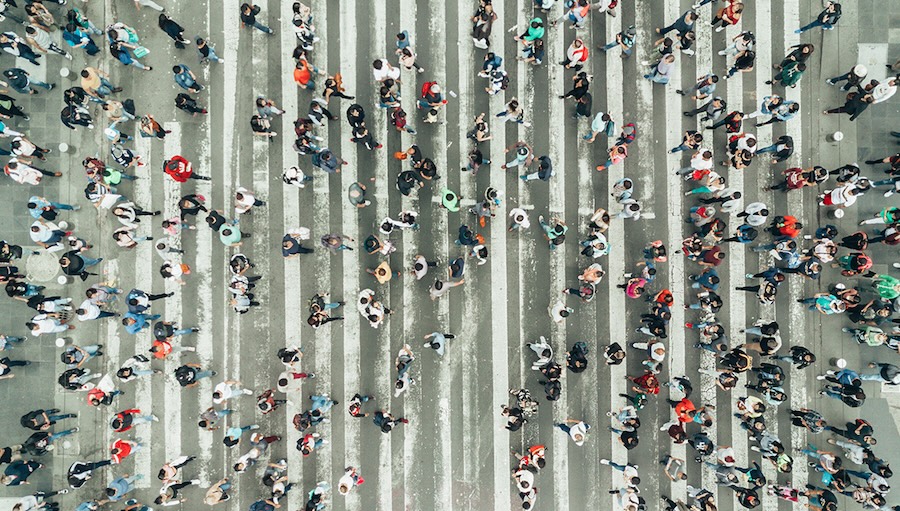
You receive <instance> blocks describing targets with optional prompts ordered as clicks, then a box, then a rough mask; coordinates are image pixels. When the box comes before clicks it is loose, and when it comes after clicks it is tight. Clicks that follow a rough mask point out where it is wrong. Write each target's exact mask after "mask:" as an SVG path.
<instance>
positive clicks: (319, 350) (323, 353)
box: [300, 0, 358, 481]
mask: <svg viewBox="0 0 900 511" xmlns="http://www.w3.org/2000/svg"><path fill="white" fill-rule="evenodd" d="M312 12H313V15H314V16H315V19H316V22H315V25H316V27H317V28H318V29H319V30H320V31H322V30H324V29H325V27H327V26H328V24H327V11H326V7H325V2H324V1H322V0H317V1H316V2H314V4H313V5H312ZM322 39H323V40H324V39H325V38H324V37H323V38H322ZM318 44H319V45H320V46H317V47H316V51H315V57H314V59H315V61H316V62H318V63H319V64H318V66H317V67H319V69H324V68H325V67H326V65H327V63H328V49H329V48H328V46H326V45H321V42H320V43H318ZM314 79H315V80H316V82H317V84H318V83H319V82H321V81H322V77H318V76H317V77H314ZM312 94H313V95H316V93H315V92H312ZM308 98H309V99H311V93H310V92H309V91H301V100H300V101H301V105H302V104H306V105H308V104H309V103H308V101H309V99H308ZM301 108H302V107H301ZM316 135H318V136H321V137H322V138H324V139H325V140H323V141H322V146H321V147H329V145H328V142H329V137H328V130H327V129H323V130H319V131H317V132H316ZM332 150H333V151H334V152H335V154H337V155H338V156H342V155H340V154H339V152H338V151H337V150H335V149H334V148H332ZM344 168H346V166H345V167H344ZM343 171H344V170H343V169H341V172H343ZM314 175H315V180H314V181H313V191H314V193H313V207H314V209H315V211H316V212H317V214H316V215H315V222H314V223H313V229H312V232H313V236H312V237H313V239H312V241H313V242H317V240H318V238H319V237H321V236H323V235H324V234H327V233H330V232H333V231H332V229H331V213H330V211H329V204H330V202H329V200H328V199H329V197H328V182H329V181H330V180H331V179H339V177H338V176H334V175H333V174H326V173H324V172H322V171H320V170H316V172H315V174H314ZM352 245H354V246H356V245H358V244H352ZM346 253H347V252H346V251H343V252H338V253H336V254H332V253H331V251H330V250H328V249H319V250H317V251H316V253H315V254H311V256H312V257H315V259H316V263H315V266H316V267H317V268H328V269H329V270H330V268H331V265H332V264H337V263H334V262H333V259H334V258H344V257H350V256H348V255H346ZM331 289H332V287H331V272H330V271H321V272H317V273H316V289H315V292H323V291H330V290H331ZM310 296H312V294H310ZM306 298H309V296H305V297H304V299H306ZM304 303H305V302H304ZM303 314H306V311H305V310H304V312H303ZM338 325H339V323H334V322H332V323H328V324H326V325H325V326H322V327H320V328H319V329H317V330H315V332H314V334H313V339H314V342H315V354H316V357H315V368H316V379H315V381H314V383H315V385H316V389H315V392H314V393H315V394H319V395H330V392H331V332H332V329H333V328H339V327H338ZM308 339H309V338H308V337H304V340H308ZM332 397H334V396H332ZM338 401H340V399H338ZM302 406H303V408H304V409H309V407H310V401H309V399H308V397H304V398H303V405H302ZM332 413H338V410H337V409H332ZM333 424H334V423H333V422H329V423H326V424H320V425H318V426H316V428H317V429H318V431H319V433H321V434H322V436H323V437H324V438H331V430H332V428H333V427H334V426H333ZM325 447H326V448H328V446H327V445H326V446H325ZM328 449H329V450H323V451H320V452H319V454H318V455H317V457H316V480H317V481H332V479H333V474H332V470H331V467H332V461H331V452H330V448H328Z"/></svg>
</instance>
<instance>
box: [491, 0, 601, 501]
mask: <svg viewBox="0 0 900 511" xmlns="http://www.w3.org/2000/svg"><path fill="white" fill-rule="evenodd" d="M529 17H530V16H529ZM519 19H520V20H523V25H522V26H524V23H525V22H526V13H524V12H521V11H520V12H519ZM568 30H569V28H568V22H564V23H560V24H558V25H557V26H556V28H549V24H548V29H547V35H546V38H547V41H546V56H545V59H544V60H545V61H548V62H549V63H548V64H547V66H548V67H547V75H548V88H549V90H551V91H562V90H564V89H565V88H566V87H567V86H568V85H567V79H566V77H565V76H564V74H565V73H564V68H563V67H562V66H560V65H557V64H555V63H554V62H553V59H555V58H556V56H557V55H564V54H565V48H566V43H565V36H566V32H567V31H568ZM551 97H552V96H551ZM565 110H566V104H565V102H563V101H555V100H551V102H550V108H549V118H550V126H563V125H564V123H565V122H566V112H565ZM549 142H550V148H549V156H550V159H551V160H553V167H554V168H555V169H559V170H557V172H556V175H555V176H553V177H552V178H551V179H550V210H549V211H546V212H544V218H545V220H546V221H547V222H552V220H551V218H552V217H553V216H559V217H560V218H563V216H564V214H565V206H564V200H565V193H566V173H565V172H564V171H563V169H565V168H566V154H565V146H564V145H563V140H562V137H551V138H550V140H549ZM535 165H537V164H535ZM523 173H524V172H523ZM536 220H537V219H536V218H535V219H534V220H533V221H536ZM535 223H537V222H535ZM537 228H538V229H539V228H540V224H538V225H537ZM501 232H502V231H501ZM536 244H537V248H536V250H549V247H548V246H547V244H546V243H544V242H543V239H542V238H541V237H539V238H538V241H537V242H536ZM560 252H562V250H556V252H554V253H551V254H550V289H551V293H552V294H551V299H550V300H551V302H552V301H555V300H556V292H557V291H556V290H558V289H562V286H563V282H564V280H565V255H564V254H562V253H560ZM500 289H501V290H503V291H504V292H505V290H506V285H505V283H504V285H503V286H502V287H501V288H500ZM495 301H498V302H499V300H495ZM499 305H501V307H502V311H503V312H504V313H503V314H498V312H497V311H495V312H494V317H501V318H504V317H506V314H505V309H506V302H505V301H503V302H502V304H499ZM548 305H549V303H548ZM565 336H566V334H565V327H561V326H559V325H556V324H555V323H554V324H552V325H551V326H550V344H551V345H552V346H553V351H554V352H556V353H565V350H566V347H565V342H566V339H565ZM495 344H496V343H495ZM501 360H503V361H505V360H506V357H505V356H504V357H502V358H501ZM494 363H495V364H496V363H497V356H496V354H495V356H494ZM567 376H568V375H567V373H565V372H563V376H562V385H563V387H564V388H565V386H566V380H567ZM506 398H508V396H506ZM567 401H568V399H567V395H566V393H565V392H563V393H562V394H561V396H560V398H559V400H558V401H555V402H554V403H553V420H554V422H555V423H561V422H564V421H565V420H566V419H567V418H569V417H570V415H569V414H568V404H567ZM581 414H582V411H581V410H579V411H578V414H577V415H579V416H577V417H573V418H575V419H582V420H583V419H586V418H587V417H581V416H580V415H581ZM586 422H587V421H586ZM596 436H597V437H600V438H602V433H601V434H600V435H596ZM551 438H552V439H553V441H552V447H551V449H552V452H554V453H556V455H555V456H553V457H552V458H551V459H552V465H553V487H554V492H553V498H554V506H553V508H554V509H557V510H560V511H564V510H568V509H569V457H568V456H566V455H564V453H565V452H566V451H567V450H568V449H569V445H568V443H569V437H568V435H565V434H563V432H562V431H558V430H554V431H551ZM596 440H597V439H596V438H589V441H596ZM504 454H505V453H504ZM496 455H497V453H496V452H495V456H496ZM504 458H506V459H507V460H508V459H509V456H504ZM507 477H508V476H507ZM506 488H509V485H508V484H507V485H506Z"/></svg>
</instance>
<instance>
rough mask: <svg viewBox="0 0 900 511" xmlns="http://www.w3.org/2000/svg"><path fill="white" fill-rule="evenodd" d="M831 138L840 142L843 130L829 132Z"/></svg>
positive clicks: (842, 138) (842, 137)
mask: <svg viewBox="0 0 900 511" xmlns="http://www.w3.org/2000/svg"><path fill="white" fill-rule="evenodd" d="M831 139H832V140H834V141H835V142H840V141H841V140H844V132H843V131H835V132H834V133H832V134H831Z"/></svg>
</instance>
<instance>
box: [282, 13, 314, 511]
mask: <svg viewBox="0 0 900 511" xmlns="http://www.w3.org/2000/svg"><path fill="white" fill-rule="evenodd" d="M316 14H318V11H317V12H316ZM291 20H292V14H291V12H290V8H289V7H288V5H287V4H285V5H283V6H281V26H280V27H279V34H280V36H281V48H284V49H286V48H290V47H291V46H293V45H294V44H296V42H297V38H296V36H295V35H294V32H293V24H292V23H291ZM325 39H326V38H322V40H321V41H320V42H319V43H318V45H319V48H321V47H322V46H324V45H325V44H326V43H325ZM283 67H287V66H283ZM288 69H289V68H288ZM298 96H299V92H298V89H297V85H296V84H295V83H294V80H293V77H292V76H291V73H287V72H282V73H281V108H282V109H283V110H284V111H285V117H284V118H283V120H282V126H283V128H282V132H283V133H282V134H281V136H282V137H283V138H284V140H282V142H281V156H282V163H283V165H284V167H285V168H287V167H290V166H292V165H297V166H299V167H300V168H301V169H303V170H304V171H306V172H308V173H309V175H315V176H316V178H318V179H322V176H321V175H317V174H315V173H313V172H312V169H310V168H303V164H306V163H307V162H306V161H304V162H303V163H302V164H301V162H300V161H299V160H300V158H299V157H298V155H297V153H296V152H295V151H294V150H293V148H292V147H291V144H289V143H288V140H289V138H288V137H291V136H292V134H293V131H292V130H291V131H289V130H290V127H289V124H288V123H289V122H290V120H291V119H290V118H289V117H287V116H288V115H292V114H293V112H298V111H299V108H298ZM309 193H310V192H309V191H308V190H306V189H304V190H303V191H299V190H298V189H297V188H296V187H294V186H289V185H281V195H282V199H283V201H284V202H283V205H284V207H283V209H284V212H283V218H284V226H285V230H288V229H296V228H298V227H301V224H300V202H301V194H302V196H303V200H304V202H307V203H308V202H310V198H309ZM317 234H318V233H317ZM311 238H312V239H311V240H310V242H311V243H312V244H313V245H315V237H311ZM304 257H310V256H308V255H301V256H299V257H295V258H293V259H284V260H283V262H284V288H283V289H284V317H285V321H284V338H285V346H288V347H290V346H292V345H295V344H296V345H300V344H301V343H300V339H301V328H302V325H303V320H302V318H303V313H304V311H303V309H302V300H303V298H302V297H303V296H305V294H304V291H305V290H304V286H302V285H301V281H302V279H301V278H300V276H301V263H300V261H301V259H302V258H304ZM303 366H304V367H303V368H304V370H306V371H313V369H314V367H313V365H312V364H311V362H310V361H309V359H307V360H306V361H305V362H304V363H303ZM313 372H314V371H313ZM302 388H303V389H304V390H301V391H300V392H295V393H293V394H289V395H288V396H287V399H288V401H289V402H288V403H287V404H286V405H285V407H284V419H285V424H284V429H285V436H284V440H285V444H284V445H285V450H286V451H287V464H288V475H289V477H290V478H291V479H292V480H294V481H303V480H304V478H303V475H304V470H303V456H302V455H301V454H300V451H298V450H297V449H295V448H294V446H295V445H296V444H297V440H299V439H300V437H301V434H300V432H299V431H297V429H296V428H294V424H293V419H294V415H296V414H298V413H300V412H301V411H302V410H303V406H304V404H305V403H304V401H303V396H304V395H305V394H307V393H308V389H309V388H310V384H307V383H304V385H303V386H302ZM304 491H306V488H302V489H299V490H298V491H293V492H290V493H288V495H287V498H288V509H300V508H301V507H303V505H304V497H305V494H304Z"/></svg>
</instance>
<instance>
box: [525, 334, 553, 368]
mask: <svg viewBox="0 0 900 511" xmlns="http://www.w3.org/2000/svg"><path fill="white" fill-rule="evenodd" d="M525 346H527V347H528V348H530V349H531V351H533V352H534V353H535V355H537V356H538V358H537V360H535V361H534V362H532V364H531V368H532V369H534V370H539V369H541V368H543V367H546V366H547V364H549V363H550V362H552V361H553V347H552V346H550V343H548V342H547V338H546V337H544V336H543V335H542V336H541V339H540V341H539V342H530V343H526V344H525Z"/></svg>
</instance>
